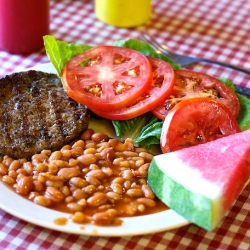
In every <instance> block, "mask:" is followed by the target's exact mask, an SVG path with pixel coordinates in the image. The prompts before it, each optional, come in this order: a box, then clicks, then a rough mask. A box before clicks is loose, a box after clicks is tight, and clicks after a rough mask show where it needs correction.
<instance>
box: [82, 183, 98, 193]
mask: <svg viewBox="0 0 250 250" xmlns="http://www.w3.org/2000/svg"><path fill="white" fill-rule="evenodd" d="M83 190H84V191H85V192H86V193H87V194H92V193H94V192H95V191H96V186H94V185H88V186H86V187H84V188H83Z"/></svg>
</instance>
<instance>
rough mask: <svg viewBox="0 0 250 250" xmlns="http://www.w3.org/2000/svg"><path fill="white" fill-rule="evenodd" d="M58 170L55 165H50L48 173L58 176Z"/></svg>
mask: <svg viewBox="0 0 250 250" xmlns="http://www.w3.org/2000/svg"><path fill="white" fill-rule="evenodd" d="M58 169H59V168H58V166H57V165H56V164H54V163H50V164H49V165H48V172H49V173H50V174H56V173H57V172H58Z"/></svg>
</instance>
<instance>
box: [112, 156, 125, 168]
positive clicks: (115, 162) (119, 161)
mask: <svg viewBox="0 0 250 250" xmlns="http://www.w3.org/2000/svg"><path fill="white" fill-rule="evenodd" d="M123 161H124V159H123V158H122V157H120V158H115V159H114V160H113V165H117V166H119V165H120V164H121V162H123Z"/></svg>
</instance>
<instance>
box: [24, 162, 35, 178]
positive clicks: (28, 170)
mask: <svg viewBox="0 0 250 250" xmlns="http://www.w3.org/2000/svg"><path fill="white" fill-rule="evenodd" d="M23 169H25V171H26V173H27V174H28V175H31V174H32V171H33V166H32V163H31V162H30V161H28V162H25V163H24V164H23Z"/></svg>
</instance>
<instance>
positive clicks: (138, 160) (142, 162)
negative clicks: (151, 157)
mask: <svg viewBox="0 0 250 250" xmlns="http://www.w3.org/2000/svg"><path fill="white" fill-rule="evenodd" d="M144 163H145V160H144V159H143V158H140V159H137V160H136V161H135V165H136V167H140V166H142V165H143V164H144Z"/></svg>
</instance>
